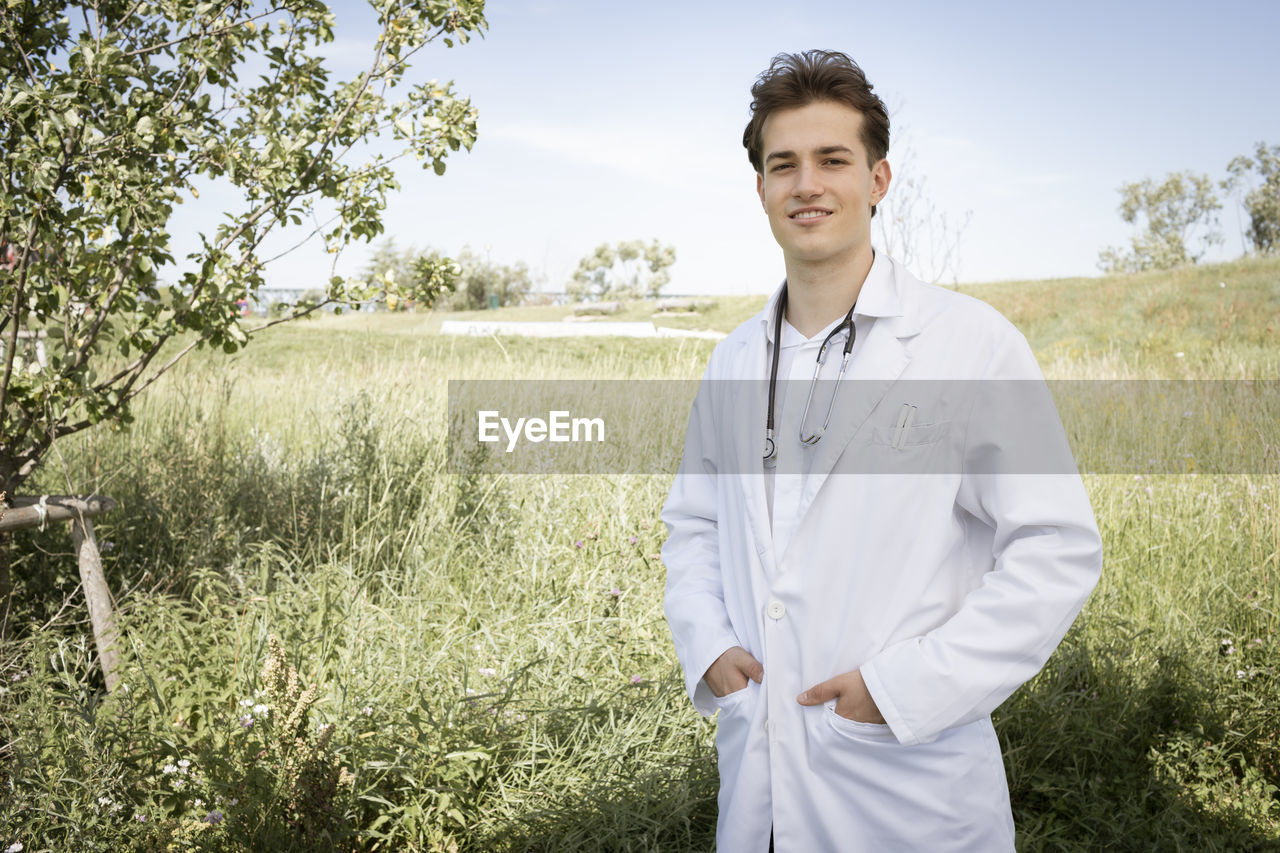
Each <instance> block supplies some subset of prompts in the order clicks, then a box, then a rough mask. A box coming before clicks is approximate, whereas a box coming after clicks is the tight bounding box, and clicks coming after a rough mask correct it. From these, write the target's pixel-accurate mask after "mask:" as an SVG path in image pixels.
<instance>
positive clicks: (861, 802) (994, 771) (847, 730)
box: [809, 706, 1013, 853]
mask: <svg viewBox="0 0 1280 853" xmlns="http://www.w3.org/2000/svg"><path fill="white" fill-rule="evenodd" d="M822 716H823V717H825V719H816V715H815V718H814V719H812V728H811V729H810V737H811V738H812V741H811V751H810V753H809V765H810V768H811V769H812V772H813V774H814V776H815V778H816V779H818V780H820V783H819V784H818V785H816V786H815V787H816V788H818V789H819V790H821V791H822V796H815V810H817V812H818V813H822V811H823V810H828V811H829V810H841V813H842V814H845V815H846V816H847V821H848V823H849V825H855V826H858V827H859V828H860V829H859V831H860V833H861V834H862V838H863V840H864V842H865V844H864V846H863V847H862V848H860V849H865V850H929V851H977V850H981V851H984V853H985V851H997V850H1000V851H1006V850H1007V851H1012V850H1013V843H1012V841H1013V836H1012V833H1011V832H1010V831H1009V829H1010V828H1009V820H1008V815H1009V799H1008V793H1007V791H1008V789H1007V786H1006V783H1005V779H1004V768H1003V765H1001V764H1000V753H999V744H998V742H994V741H993V740H992V738H991V728H990V723H989V722H987V721H985V720H983V721H978V722H976V723H971V724H968V725H964V726H958V727H956V728H953V729H948V730H946V731H944V732H943V733H942V734H941V735H939V736H938V738H937V739H936V740H934V741H932V742H930V743H925V744H917V745H914V746H904V745H902V744H901V743H899V742H898V740H897V738H896V737H895V736H894V735H893V732H892V731H891V730H890V729H889V727H888V726H879V725H875V724H870V723H859V722H856V721H854V720H849V719H846V718H844V717H841V716H840V715H839V714H837V713H836V712H835V709H834V708H833V707H830V706H828V707H827V708H825V709H823V711H822ZM849 791H857V792H858V796H857V797H854V798H850V797H849V795H848V793H847V792H849ZM827 846H828V848H829V849H847V847H841V846H840V842H839V840H838V839H836V838H832V839H831V840H830V843H829V844H828V845H827Z"/></svg>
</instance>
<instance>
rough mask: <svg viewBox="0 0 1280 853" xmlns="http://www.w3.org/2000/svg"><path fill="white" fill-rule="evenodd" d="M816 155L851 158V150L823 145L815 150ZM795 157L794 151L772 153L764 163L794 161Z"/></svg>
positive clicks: (840, 146)
mask: <svg viewBox="0 0 1280 853" xmlns="http://www.w3.org/2000/svg"><path fill="white" fill-rule="evenodd" d="M816 153H818V154H823V155H826V154H848V155H850V156H852V155H853V150H852V149H851V148H848V147H847V146H844V145H824V146H823V147H821V148H818V149H816ZM795 156H796V152H794V151H773V152H771V153H770V154H769V156H768V157H766V158H764V161H765V162H766V163H770V162H772V161H774V160H794V159H795Z"/></svg>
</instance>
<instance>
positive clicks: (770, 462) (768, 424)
mask: <svg viewBox="0 0 1280 853" xmlns="http://www.w3.org/2000/svg"><path fill="white" fill-rule="evenodd" d="M857 307H858V303H857V301H856V300H855V301H854V304H853V306H852V307H851V308H850V309H849V313H848V314H845V315H844V320H843V321H841V323H840V325H838V326H836V327H835V328H834V329H832V330H831V333H830V334H829V335H827V337H826V339H825V340H823V342H822V348H821V349H819V350H818V363H817V364H816V365H814V368H813V379H811V380H809V396H807V397H805V400H804V413H803V414H802V415H800V443H801V444H804V445H805V446H806V447H813V446H814V445H815V444H817V443H818V442H819V441H821V440H822V435H823V433H825V432H826V431H827V426H828V425H829V424H830V423H831V412H832V410H833V409H835V407H836V395H837V394H839V393H840V380H841V379H843V378H844V372H845V369H846V368H848V366H849V353H851V352H853V341H854V339H855V338H856V337H857V336H858V327H857V326H855V325H854V324H853V309H854V308H857ZM786 310H787V285H786V282H783V284H782V294H781V295H780V296H779V297H778V310H777V313H776V315H775V316H774V318H773V364H772V366H771V367H770V369H769V415H768V418H767V419H766V420H765V425H764V465H765V467H766V468H773V467H776V466H777V464H778V446H777V445H776V444H774V442H773V397H774V392H775V390H776V389H777V387H778V353H779V352H780V351H781V350H782V315H783V313H784V312H785V311H786ZM845 329H848V330H849V335H848V337H847V338H845V342H844V357H843V358H842V359H841V361H840V372H839V373H838V374H836V385H835V388H834V390H832V392H831V402H830V403H829V404H828V405H827V415H826V417H825V418H823V420H822V427H821V428H819V429H818V430H816V431H815V432H812V433H809V432H807V431H806V430H805V425H806V424H807V423H808V422H809V405H810V404H811V403H812V402H813V389H814V386H816V385H817V384H818V374H819V373H820V372H821V371H822V365H823V364H825V363H826V361H827V347H828V346H829V345H830V344H831V339H832V338H834V337H835V336H836V335H838V334H840V332H842V331H843V330H845Z"/></svg>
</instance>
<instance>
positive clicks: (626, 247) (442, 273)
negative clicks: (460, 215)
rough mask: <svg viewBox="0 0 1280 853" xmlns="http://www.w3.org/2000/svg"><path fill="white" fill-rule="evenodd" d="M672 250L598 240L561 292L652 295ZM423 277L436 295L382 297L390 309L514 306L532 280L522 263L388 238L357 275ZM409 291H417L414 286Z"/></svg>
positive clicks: (397, 281) (389, 282)
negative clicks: (446, 252)
mask: <svg viewBox="0 0 1280 853" xmlns="http://www.w3.org/2000/svg"><path fill="white" fill-rule="evenodd" d="M675 260H676V250H675V247H674V246H668V245H664V244H662V243H660V242H659V241H658V240H653V241H651V242H649V243H644V242H642V241H640V240H624V241H621V242H619V243H614V244H611V243H601V244H600V245H599V246H597V247H596V248H595V249H594V250H593V251H592V252H591V253H590V254H588V255H587V256H586V257H584V258H583V259H582V260H581V261H580V262H579V263H578V268H577V270H576V271H575V272H574V274H573V278H572V279H571V280H570V281H569V282H567V283H566V285H565V291H566V292H567V293H568V294H569V296H570V297H572V298H574V299H577V300H580V301H592V300H600V299H637V298H642V297H657V296H658V295H659V294H660V293H661V291H662V288H663V287H664V286H666V284H667V282H669V281H670V280H671V273H670V267H671V265H672V264H674V263H675ZM424 275H429V276H433V277H434V278H435V279H436V280H437V281H439V282H442V285H441V286H439V287H436V288H434V289H430V290H429V292H431V293H437V294H439V296H438V297H437V298H436V299H435V300H434V301H433V302H430V303H415V302H413V301H412V300H399V301H397V300H394V299H389V300H387V307H388V308H389V309H391V310H404V309H408V308H414V307H426V308H429V307H433V306H437V305H438V306H439V307H443V308H446V309H448V310H451V311H471V310H476V309H481V308H491V307H492V308H498V307H506V306H509V305H519V304H520V303H522V302H523V301H525V299H526V298H527V297H528V296H529V294H530V292H531V291H532V290H533V284H534V279H533V275H532V273H531V272H530V271H529V267H528V265H527V264H525V263H524V262H523V261H519V262H517V263H515V264H509V265H508V264H500V263H498V262H496V261H494V260H493V259H492V258H490V257H488V256H487V255H481V254H480V253H478V252H476V251H475V250H473V249H472V248H471V247H469V246H464V247H463V248H462V251H460V252H459V253H458V255H457V257H456V258H453V259H449V258H446V257H444V256H443V255H441V254H440V252H438V251H436V250H434V249H415V248H413V247H408V248H404V249H401V248H400V247H399V246H397V245H396V241H395V239H394V238H389V239H387V240H385V241H383V242H382V243H381V244H380V245H379V246H378V247H377V248H375V249H374V251H373V253H372V254H371V255H370V256H369V260H368V262H366V264H365V267H364V270H363V271H362V273H361V278H362V279H363V280H364V281H365V282H366V283H367V284H368V285H369V286H370V287H383V288H385V287H387V286H399V287H404V286H405V285H406V284H408V283H416V282H417V281H418V279H419V278H421V277H422V276H424ZM413 290H423V288H419V287H414V288H413Z"/></svg>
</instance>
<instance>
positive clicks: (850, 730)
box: [827, 705, 898, 743]
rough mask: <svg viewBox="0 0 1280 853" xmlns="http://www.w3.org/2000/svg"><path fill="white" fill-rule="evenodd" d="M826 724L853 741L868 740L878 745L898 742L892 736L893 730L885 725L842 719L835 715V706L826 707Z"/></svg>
mask: <svg viewBox="0 0 1280 853" xmlns="http://www.w3.org/2000/svg"><path fill="white" fill-rule="evenodd" d="M827 722H828V723H830V725H831V728H833V729H835V730H836V732H838V733H839V734H840V735H841V736H843V737H847V738H852V739H853V740H869V741H875V742H878V743H885V742H888V743H897V742H898V739H897V737H895V736H894V734H893V729H891V728H889V727H888V726H887V725H886V724H884V723H863V722H860V721H858V720H851V719H849V718H848V717H842V716H840V715H839V714H838V713H836V708H835V705H828V706H827Z"/></svg>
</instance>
